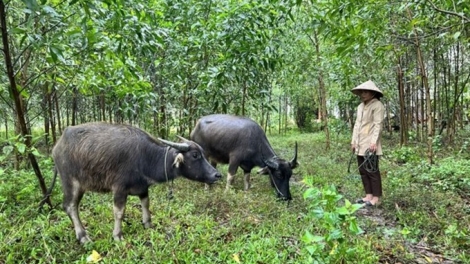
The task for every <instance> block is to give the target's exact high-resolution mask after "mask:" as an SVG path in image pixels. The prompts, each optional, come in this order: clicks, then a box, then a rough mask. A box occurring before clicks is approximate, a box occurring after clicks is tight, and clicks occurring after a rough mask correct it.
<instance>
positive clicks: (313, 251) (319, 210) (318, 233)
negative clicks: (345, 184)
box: [302, 178, 375, 263]
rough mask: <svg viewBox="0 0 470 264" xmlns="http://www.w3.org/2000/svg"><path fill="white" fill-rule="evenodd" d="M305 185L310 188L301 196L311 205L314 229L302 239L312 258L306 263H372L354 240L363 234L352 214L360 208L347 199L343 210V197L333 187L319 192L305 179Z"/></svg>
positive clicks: (369, 257)
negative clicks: (341, 202) (341, 203)
mask: <svg viewBox="0 0 470 264" xmlns="http://www.w3.org/2000/svg"><path fill="white" fill-rule="evenodd" d="M305 181H306V183H307V185H309V186H310V188H308V189H307V190H306V191H305V192H304V199H306V200H308V201H309V202H310V204H309V217H310V218H311V219H312V220H311V221H312V222H313V223H315V227H316V230H315V231H313V230H308V229H307V230H306V232H305V234H304V236H303V238H302V240H303V242H304V243H305V244H306V247H305V248H306V250H307V251H308V254H309V255H310V257H311V259H310V261H309V262H310V263H343V262H344V261H346V262H354V263H358V261H359V260H360V262H362V263H374V261H372V260H373V259H374V258H375V257H374V255H373V254H371V253H370V252H371V251H370V250H368V249H367V248H366V247H365V246H364V245H361V244H360V243H361V242H360V241H359V238H358V237H357V235H360V234H362V233H363V230H362V229H361V228H360V227H359V226H358V224H357V220H356V216H355V215H354V212H356V211H357V210H358V209H359V208H361V207H362V206H363V205H359V204H351V202H349V200H347V199H346V200H344V205H343V206H338V203H339V202H340V201H341V200H342V199H343V196H342V195H341V194H339V193H338V192H337V190H336V187H335V186H334V185H330V186H326V187H324V188H321V189H319V188H316V187H313V185H312V184H311V183H309V182H308V181H309V180H308V178H307V179H306V180H305ZM356 243H357V245H356ZM357 256H361V259H358V258H357ZM367 260H368V261H367ZM364 261H365V262H364Z"/></svg>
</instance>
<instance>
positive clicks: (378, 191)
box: [357, 156, 382, 197]
mask: <svg viewBox="0 0 470 264" xmlns="http://www.w3.org/2000/svg"><path fill="white" fill-rule="evenodd" d="M364 160H365V158H364V156H357V164H358V166H359V174H361V179H362V185H363V186H364V191H366V194H372V195H373V196H377V197H381V196H382V178H381V177H380V170H379V159H377V171H375V172H369V171H367V170H366V166H365V164H363V163H364Z"/></svg>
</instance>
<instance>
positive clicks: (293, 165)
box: [290, 141, 299, 169]
mask: <svg viewBox="0 0 470 264" xmlns="http://www.w3.org/2000/svg"><path fill="white" fill-rule="evenodd" d="M297 165H299V163H297V141H296V142H295V154H294V158H293V159H292V160H291V161H290V166H291V168H292V169H293V168H295V167H297Z"/></svg>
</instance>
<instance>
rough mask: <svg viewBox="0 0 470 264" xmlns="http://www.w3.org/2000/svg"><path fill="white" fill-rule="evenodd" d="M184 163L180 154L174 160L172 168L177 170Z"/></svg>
mask: <svg viewBox="0 0 470 264" xmlns="http://www.w3.org/2000/svg"><path fill="white" fill-rule="evenodd" d="M183 163H184V156H183V154H181V153H178V155H176V157H175V160H174V161H173V167H176V168H179V167H180V165H181V164H183Z"/></svg>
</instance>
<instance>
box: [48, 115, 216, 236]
mask: <svg viewBox="0 0 470 264" xmlns="http://www.w3.org/2000/svg"><path fill="white" fill-rule="evenodd" d="M181 139H182V140H183V142H182V143H175V142H170V141H166V140H163V139H158V140H156V139H154V138H152V136H150V135H149V134H147V133H146V132H144V131H142V130H141V129H138V128H135V127H132V126H128V125H113V124H107V123H86V124H82V125H78V126H71V127H67V128H66V129H65V130H64V133H63V135H62V136H61V138H60V139H59V140H58V141H57V144H56V145H55V146H54V148H53V150H52V156H53V159H54V162H55V175H54V181H55V178H56V176H57V172H58V173H59V175H60V177H61V180H62V190H63V192H64V201H63V207H64V210H65V211H66V212H67V214H68V216H69V217H70V219H71V220H72V223H73V225H74V228H75V234H76V236H77V239H78V240H79V241H80V242H81V243H85V242H87V241H90V239H89V237H88V235H87V233H86V231H85V228H84V227H83V225H82V223H81V221H80V218H79V214H78V206H79V203H80V200H81V199H82V197H83V194H84V193H85V192H86V191H93V192H112V193H113V196H114V198H113V199H114V221H115V222H114V230H113V237H114V239H115V240H122V231H121V223H122V219H123V216H124V210H125V206H126V200H127V196H128V195H136V196H138V197H139V198H140V201H141V203H142V222H143V224H144V227H146V228H148V227H151V226H152V223H151V220H150V211H149V197H148V189H149V186H150V185H152V184H155V183H162V182H167V181H169V180H172V179H174V178H175V177H177V176H183V177H185V178H188V179H190V180H195V181H200V182H204V183H208V184H211V183H213V182H215V181H217V180H218V179H220V178H221V174H220V173H219V172H218V171H217V170H216V169H215V168H214V167H213V166H211V165H210V164H209V162H208V161H207V160H206V158H205V157H204V156H203V154H202V149H201V147H200V146H199V145H198V144H196V143H194V142H192V141H189V140H185V139H183V138H181Z"/></svg>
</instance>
